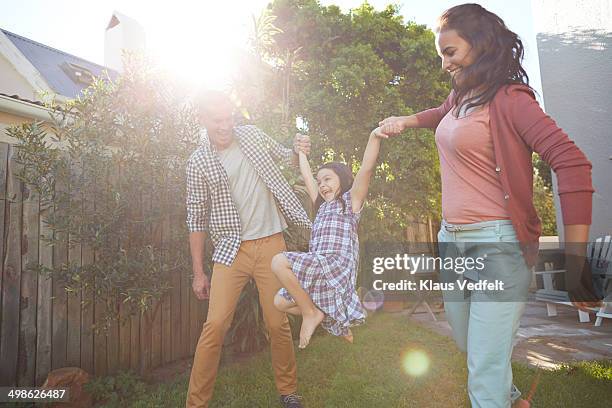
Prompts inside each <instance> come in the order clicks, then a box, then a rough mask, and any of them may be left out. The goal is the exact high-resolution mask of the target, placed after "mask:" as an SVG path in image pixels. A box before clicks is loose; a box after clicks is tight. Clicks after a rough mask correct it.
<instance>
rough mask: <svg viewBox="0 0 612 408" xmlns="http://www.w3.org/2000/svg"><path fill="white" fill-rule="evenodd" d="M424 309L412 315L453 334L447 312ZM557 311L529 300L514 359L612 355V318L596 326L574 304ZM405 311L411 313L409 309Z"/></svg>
mask: <svg viewBox="0 0 612 408" xmlns="http://www.w3.org/2000/svg"><path fill="white" fill-rule="evenodd" d="M424 310H425V309H424V308H423V307H421V308H420V309H418V310H417V312H416V313H414V314H413V315H412V316H410V317H409V319H410V320H412V321H414V322H417V323H418V324H420V325H423V326H425V327H428V328H430V329H432V330H434V331H435V332H437V333H439V334H442V335H445V336H449V337H450V336H451V328H450V326H449V324H448V322H447V321H446V319H445V317H444V312H443V311H441V312H440V313H436V318H437V319H438V321H433V319H432V318H431V316H430V315H429V313H424ZM557 312H558V315H557V316H556V317H548V316H547V315H546V304H545V303H543V302H536V301H535V300H530V301H529V302H528V303H527V307H526V309H525V313H524V315H523V317H522V319H521V326H520V328H519V332H518V335H517V343H516V345H515V347H514V353H513V355H512V358H513V360H515V361H521V362H525V363H527V364H529V365H532V366H539V367H541V368H548V369H554V368H557V367H559V366H560V365H562V364H563V363H569V362H575V361H582V360H609V359H612V320H611V319H604V321H603V323H602V325H601V326H600V327H595V326H594V322H595V319H594V315H591V322H590V323H580V322H579V321H578V312H577V311H576V309H574V308H572V307H569V306H562V305H560V306H558V307H557ZM401 313H402V314H405V315H407V314H408V312H407V311H404V312H401Z"/></svg>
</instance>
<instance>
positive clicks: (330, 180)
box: [317, 168, 340, 202]
mask: <svg viewBox="0 0 612 408" xmlns="http://www.w3.org/2000/svg"><path fill="white" fill-rule="evenodd" d="M317 184H318V185H319V194H320V195H321V197H322V198H323V200H325V201H326V202H330V201H332V200H334V199H335V198H336V197H337V196H338V192H339V191H340V177H338V175H337V174H336V172H335V171H333V170H331V169H327V168H323V169H321V170H319V171H318V172H317Z"/></svg>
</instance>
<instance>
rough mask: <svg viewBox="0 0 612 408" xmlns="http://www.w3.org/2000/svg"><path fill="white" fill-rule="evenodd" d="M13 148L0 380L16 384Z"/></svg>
mask: <svg viewBox="0 0 612 408" xmlns="http://www.w3.org/2000/svg"><path fill="white" fill-rule="evenodd" d="M15 154H16V150H15V148H13V147H11V148H9V152H8V170H7V184H6V198H7V201H8V205H7V211H6V222H5V224H6V232H4V231H2V233H3V234H5V236H6V242H5V248H6V252H5V253H4V257H3V259H2V264H3V276H2V303H1V304H2V313H1V314H2V323H1V329H0V333H2V336H0V361H2V364H0V384H2V385H7V386H11V385H15V384H16V380H17V356H18V353H19V335H18V333H19V307H20V286H21V225H22V218H21V217H22V215H23V214H22V211H23V208H22V207H23V204H22V194H21V188H22V185H21V183H20V182H19V181H18V180H17V178H16V177H15V175H16V172H17V171H18V168H17V163H16V162H15V159H14V157H15Z"/></svg>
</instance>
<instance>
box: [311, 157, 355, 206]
mask: <svg viewBox="0 0 612 408" xmlns="http://www.w3.org/2000/svg"><path fill="white" fill-rule="evenodd" d="M322 169H330V170H331V171H333V172H334V173H336V175H337V176H338V178H339V179H340V190H339V191H338V194H337V195H336V197H335V198H337V199H339V200H340V203H341V204H342V212H345V211H346V203H345V202H344V199H343V198H342V194H344V193H346V192H347V191H349V190H350V189H351V187H352V186H353V172H352V171H351V169H350V168H349V166H347V165H346V164H344V163H340V162H329V163H325V164H324V165H322V166H321V167H320V168H319V171H320V170H322ZM323 201H324V200H323V197H321V194H319V195H318V196H317V199H316V201H315V203H314V210H315V214H316V213H317V211H319V207H321V204H323Z"/></svg>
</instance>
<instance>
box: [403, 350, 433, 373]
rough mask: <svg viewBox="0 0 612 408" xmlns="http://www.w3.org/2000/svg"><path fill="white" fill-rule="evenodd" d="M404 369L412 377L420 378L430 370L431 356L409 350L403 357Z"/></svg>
mask: <svg viewBox="0 0 612 408" xmlns="http://www.w3.org/2000/svg"><path fill="white" fill-rule="evenodd" d="M402 368H403V369H404V372H405V373H406V374H408V375H410V376H412V377H420V376H421V375H423V374H425V373H426V372H427V370H428V369H429V356H428V355H427V353H425V352H424V351H422V350H409V351H407V352H406V353H405V354H404V355H403V356H402Z"/></svg>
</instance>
